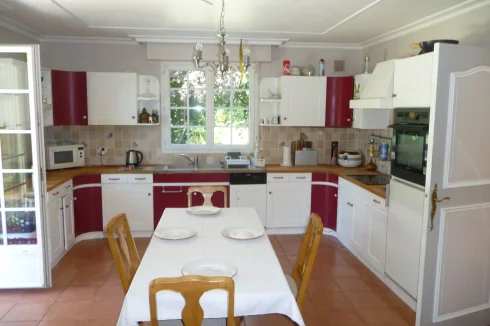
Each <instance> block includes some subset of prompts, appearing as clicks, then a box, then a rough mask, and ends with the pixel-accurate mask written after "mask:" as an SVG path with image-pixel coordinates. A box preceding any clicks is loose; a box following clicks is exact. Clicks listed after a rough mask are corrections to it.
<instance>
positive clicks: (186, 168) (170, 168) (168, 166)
mask: <svg viewBox="0 0 490 326" xmlns="http://www.w3.org/2000/svg"><path fill="white" fill-rule="evenodd" d="M222 169H223V168H222V167H221V165H215V164H204V165H203V166H200V167H198V168H197V169H196V168H194V167H193V166H192V165H190V164H184V165H180V164H179V165H174V164H163V165H159V166H158V167H157V168H156V169H155V170H157V171H205V170H222Z"/></svg>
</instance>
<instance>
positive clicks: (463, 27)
mask: <svg viewBox="0 0 490 326" xmlns="http://www.w3.org/2000/svg"><path fill="white" fill-rule="evenodd" d="M435 39H455V40H459V41H460V44H464V45H475V46H490V2H486V5H484V6H481V7H477V8H475V9H474V10H471V11H468V12H465V13H463V14H460V15H459V16H455V17H452V18H450V19H448V20H445V21H442V22H440V23H437V24H434V25H431V26H429V27H426V28H423V29H420V30H418V31H415V32H412V33H409V34H407V35H403V36H401V37H398V38H396V39H393V40H390V41H387V42H383V43H380V44H376V45H374V46H371V47H369V48H366V49H365V50H364V52H365V54H366V55H369V56H370V58H371V64H370V67H371V70H372V69H373V68H374V66H375V64H376V63H378V62H381V61H385V60H390V59H399V58H405V57H408V56H410V55H412V54H417V53H418V52H419V51H418V50H414V49H412V48H411V47H410V46H411V44H412V43H419V42H421V41H426V40H435Z"/></svg>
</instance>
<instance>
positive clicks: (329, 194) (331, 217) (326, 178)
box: [311, 173, 339, 230]
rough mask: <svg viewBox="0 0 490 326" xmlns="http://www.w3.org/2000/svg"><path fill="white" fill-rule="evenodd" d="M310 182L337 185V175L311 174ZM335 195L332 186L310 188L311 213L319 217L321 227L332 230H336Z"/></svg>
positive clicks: (313, 186)
mask: <svg viewBox="0 0 490 326" xmlns="http://www.w3.org/2000/svg"><path fill="white" fill-rule="evenodd" d="M312 180H313V181H323V182H331V183H335V184H338V183H339V177H338V176H337V175H334V174H328V173H313V176H312ZM337 193H338V188H337V187H334V186H326V185H312V186H311V212H312V213H317V214H318V215H320V217H321V218H322V222H323V226H324V227H326V228H329V229H332V230H337Z"/></svg>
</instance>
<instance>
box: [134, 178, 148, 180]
mask: <svg viewBox="0 0 490 326" xmlns="http://www.w3.org/2000/svg"><path fill="white" fill-rule="evenodd" d="M134 180H146V178H134Z"/></svg>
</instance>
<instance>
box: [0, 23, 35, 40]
mask: <svg viewBox="0 0 490 326" xmlns="http://www.w3.org/2000/svg"><path fill="white" fill-rule="evenodd" d="M38 43H39V41H37V40H34V39H31V38H30V37H27V36H24V35H21V34H17V33H15V32H12V31H11V30H9V29H6V28H4V27H1V26H0V44H38Z"/></svg>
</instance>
